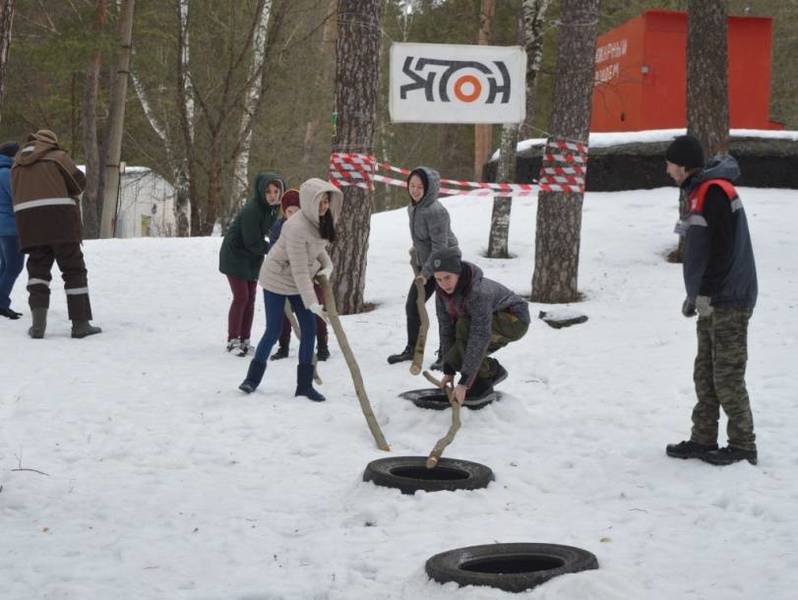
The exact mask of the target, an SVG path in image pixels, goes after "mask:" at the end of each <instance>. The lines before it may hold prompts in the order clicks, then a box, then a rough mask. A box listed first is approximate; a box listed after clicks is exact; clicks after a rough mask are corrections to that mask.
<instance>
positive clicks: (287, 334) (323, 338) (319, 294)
mask: <svg viewBox="0 0 798 600" xmlns="http://www.w3.org/2000/svg"><path fill="white" fill-rule="evenodd" d="M313 290H314V291H315V292H316V298H317V299H318V300H319V304H324V292H323V291H322V289H321V286H320V285H319V284H317V283H314V284H313ZM316 337H317V338H318V340H319V343H320V344H321V345H322V346H326V345H327V323H325V322H324V319H322V318H321V317H316ZM290 341H291V321H289V320H288V317H286V316H283V330H282V331H281V332H280V346H287V345H288V343H289V342H290Z"/></svg>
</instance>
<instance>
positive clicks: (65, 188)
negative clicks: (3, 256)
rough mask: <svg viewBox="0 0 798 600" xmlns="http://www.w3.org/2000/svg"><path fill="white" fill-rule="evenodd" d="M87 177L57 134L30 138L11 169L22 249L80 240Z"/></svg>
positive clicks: (15, 210) (39, 134) (46, 133)
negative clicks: (82, 196)
mask: <svg viewBox="0 0 798 600" xmlns="http://www.w3.org/2000/svg"><path fill="white" fill-rule="evenodd" d="M85 186H86V177H85V176H84V175H83V173H82V172H81V171H80V170H79V169H78V168H77V166H76V165H75V163H74V162H73V161H72V158H70V156H69V155H68V154H67V153H66V152H64V151H63V150H61V149H60V148H59V147H58V140H57V139H56V137H55V134H53V133H52V132H49V131H38V132H36V133H35V134H33V135H31V136H29V137H28V142H27V143H26V144H25V145H24V146H23V147H22V149H21V150H20V151H19V153H18V154H17V156H16V158H15V160H14V166H13V168H12V169H11V188H12V193H13V201H14V214H15V216H16V219H17V232H18V234H19V245H20V249H22V250H26V249H29V248H31V247H33V246H48V245H53V244H64V243H72V242H80V241H81V225H80V208H79V206H78V197H79V196H80V194H81V193H82V192H83V188H84V187H85Z"/></svg>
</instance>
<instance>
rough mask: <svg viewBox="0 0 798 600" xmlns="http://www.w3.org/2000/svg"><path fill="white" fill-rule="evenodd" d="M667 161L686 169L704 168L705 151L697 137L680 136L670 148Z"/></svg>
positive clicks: (666, 152)
mask: <svg viewBox="0 0 798 600" xmlns="http://www.w3.org/2000/svg"><path fill="white" fill-rule="evenodd" d="M665 159H666V160H667V161H668V162H672V163H673V164H675V165H679V166H682V167H684V168H685V169H698V168H701V167H703V166H704V149H703V148H702V147H701V142H699V141H698V138H697V137H695V136H692V135H680V136H679V137H677V138H676V139H674V140H673V141H672V142H671V145H670V146H668V149H667V150H666V151H665Z"/></svg>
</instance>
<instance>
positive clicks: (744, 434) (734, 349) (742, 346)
mask: <svg viewBox="0 0 798 600" xmlns="http://www.w3.org/2000/svg"><path fill="white" fill-rule="evenodd" d="M752 312H753V311H751V310H750V309H745V308H725V309H713V310H712V311H711V313H710V314H709V315H708V316H700V315H699V318H698V323H697V325H696V330H697V333H698V353H697V355H696V358H695V366H694V369H693V381H694V382H695V391H696V395H697V396H698V402H697V403H696V405H695V408H693V430H692V434H691V436H690V439H692V440H694V441H696V442H698V443H700V444H705V445H712V444H716V442H717V439H718V418H719V416H720V410H719V408H720V407H721V406H722V407H723V410H724V412H725V413H726V416H727V417H728V425H727V430H726V433H727V435H728V438H729V444H732V445H733V446H734V447H735V448H741V449H743V450H748V451H751V450H753V451H755V450H756V444H755V436H754V418H753V416H752V415H751V404H750V402H749V400H748V391H747V390H746V387H745V364H746V362H747V361H748V320H749V319H750V318H751V314H752Z"/></svg>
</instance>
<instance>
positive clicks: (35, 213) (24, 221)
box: [11, 129, 101, 338]
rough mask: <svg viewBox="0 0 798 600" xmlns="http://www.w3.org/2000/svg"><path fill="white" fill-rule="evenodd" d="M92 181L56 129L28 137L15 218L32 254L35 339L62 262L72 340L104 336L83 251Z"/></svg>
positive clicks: (16, 171) (19, 166)
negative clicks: (95, 321)
mask: <svg viewBox="0 0 798 600" xmlns="http://www.w3.org/2000/svg"><path fill="white" fill-rule="evenodd" d="M85 184H86V178H85V176H84V175H83V173H82V172H81V171H80V170H79V169H78V168H77V166H75V163H74V162H73V161H72V158H71V157H70V156H69V155H68V154H67V153H66V152H64V151H63V150H61V149H60V148H59V146H58V138H56V136H55V134H54V133H53V132H52V131H49V130H47V129H40V130H39V131H37V132H36V133H33V134H31V135H29V136H28V141H27V143H26V144H25V145H24V146H23V148H22V150H20V152H19V154H17V157H16V161H15V163H14V167H13V168H12V170H11V185H12V189H13V195H14V214H15V215H16V218H17V231H18V233H19V242H20V248H21V250H22V251H23V252H26V253H27V254H28V293H29V304H30V308H31V313H32V314H33V326H32V327H31V328H30V329H29V330H28V333H29V334H30V336H31V337H32V338H43V337H44V331H45V329H46V327H47V309H48V308H49V306H50V280H51V279H52V275H51V274H50V271H51V269H52V267H53V262H57V263H58V267H59V269H61V275H62V276H63V278H64V291H65V292H66V297H67V311H68V313H69V318H70V320H71V321H72V337H73V338H84V337H86V336H89V335H94V334H95V333H100V331H101V329H100V328H99V327H94V326H93V325H92V324H91V323H90V322H89V321H91V318H92V316H91V304H90V303H89V284H88V277H87V273H86V264H85V262H84V260H83V252H81V249H80V243H81V223H80V209H79V208H78V200H77V197H78V196H79V195H80V194H81V193H82V192H83V188H84V187H85Z"/></svg>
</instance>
